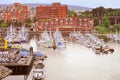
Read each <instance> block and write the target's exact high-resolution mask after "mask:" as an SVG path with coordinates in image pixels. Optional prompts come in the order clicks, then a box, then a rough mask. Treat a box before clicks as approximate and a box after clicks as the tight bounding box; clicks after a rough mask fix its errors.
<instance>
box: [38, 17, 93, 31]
mask: <svg viewBox="0 0 120 80" xmlns="http://www.w3.org/2000/svg"><path fill="white" fill-rule="evenodd" d="M38 26H39V27H38V29H39V30H40V29H47V30H55V29H56V28H59V29H60V30H61V31H65V30H66V31H72V30H74V29H75V30H81V31H92V30H93V19H91V18H80V19H79V18H69V19H68V18H66V19H53V20H50V21H46V22H45V21H43V22H39V23H38Z"/></svg>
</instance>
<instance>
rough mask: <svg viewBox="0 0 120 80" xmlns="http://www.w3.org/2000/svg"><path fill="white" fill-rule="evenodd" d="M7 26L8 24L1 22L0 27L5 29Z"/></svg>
mask: <svg viewBox="0 0 120 80" xmlns="http://www.w3.org/2000/svg"><path fill="white" fill-rule="evenodd" d="M7 26H8V24H7V23H6V22H2V23H1V24H0V27H7Z"/></svg>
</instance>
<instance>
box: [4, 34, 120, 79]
mask: <svg viewBox="0 0 120 80" xmlns="http://www.w3.org/2000/svg"><path fill="white" fill-rule="evenodd" d="M63 37H64V38H65V40H66V41H67V43H66V47H65V48H56V49H55V50H54V49H53V48H48V47H44V46H42V45H40V44H39V43H38V41H39V39H40V35H36V34H35V35H31V36H29V38H28V41H27V43H24V44H21V45H22V46H23V47H24V48H25V47H26V46H27V47H30V46H33V51H34V52H37V51H39V52H41V53H43V54H46V55H47V56H48V57H47V59H45V60H44V65H45V67H44V69H45V70H44V71H45V73H46V76H45V78H44V79H45V80H63V79H66V80H80V79H83V80H89V79H92V80H101V79H105V80H113V79H116V80H119V76H118V75H119V74H120V73H119V71H118V70H119V67H120V64H119V59H120V54H119V50H120V49H119V47H120V45H119V43H109V42H105V43H106V44H107V45H109V47H111V48H113V49H114V50H115V51H114V53H113V54H99V55H98V54H96V53H95V52H94V51H93V50H92V48H88V47H86V46H85V45H84V44H81V43H78V42H76V41H75V40H74V39H72V38H70V37H69V36H63ZM36 63H37V62H35V63H34V65H36ZM34 68H35V67H34V66H33V67H32V69H31V70H30V74H29V75H28V77H27V80H32V79H33V74H34V73H33V70H34ZM91 72H92V74H91ZM59 75H61V76H59ZM86 76H87V77H86ZM114 76H115V77H114ZM18 77H19V78H18ZM13 78H14V79H17V78H18V80H24V76H23V75H10V76H8V77H6V78H5V79H3V80H12V79H13Z"/></svg>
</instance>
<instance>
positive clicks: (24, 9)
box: [4, 3, 30, 22]
mask: <svg viewBox="0 0 120 80" xmlns="http://www.w3.org/2000/svg"><path fill="white" fill-rule="evenodd" d="M29 16H30V11H29V6H24V5H21V4H20V3H14V4H13V5H11V6H8V7H7V8H6V9H5V11H4V21H11V20H17V21H20V22H22V21H24V20H26V19H28V18H29Z"/></svg>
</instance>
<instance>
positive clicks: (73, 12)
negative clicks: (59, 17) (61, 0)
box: [67, 10, 76, 17]
mask: <svg viewBox="0 0 120 80" xmlns="http://www.w3.org/2000/svg"><path fill="white" fill-rule="evenodd" d="M75 13H76V12H75V11H73V10H68V13H67V16H68V17H73V16H74V15H75Z"/></svg>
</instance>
